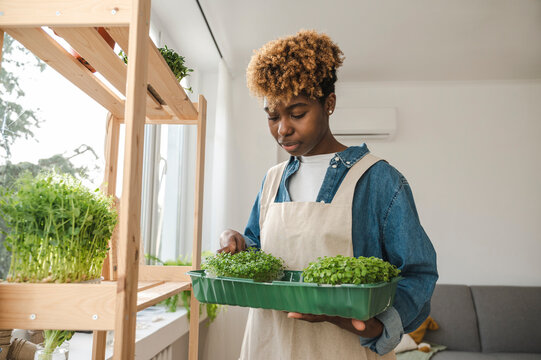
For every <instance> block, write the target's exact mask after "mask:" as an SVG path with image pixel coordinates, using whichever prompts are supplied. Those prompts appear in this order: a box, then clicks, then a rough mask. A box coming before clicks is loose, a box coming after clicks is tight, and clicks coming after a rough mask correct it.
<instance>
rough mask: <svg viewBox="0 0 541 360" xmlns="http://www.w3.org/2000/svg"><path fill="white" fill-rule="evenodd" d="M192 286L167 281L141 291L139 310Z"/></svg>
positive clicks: (138, 296) (186, 283)
mask: <svg viewBox="0 0 541 360" xmlns="http://www.w3.org/2000/svg"><path fill="white" fill-rule="evenodd" d="M190 288H191V284H190V283H189V282H166V283H163V284H160V285H158V286H154V287H151V288H149V289H146V290H143V291H140V292H139V293H138V294H137V311H141V310H143V309H146V308H147V307H149V306H152V305H156V304H157V303H159V302H160V301H163V300H165V299H167V298H169V297H171V296H173V295H175V294H178V293H180V292H181V291H184V290H190ZM196 313H197V315H198V317H199V309H197V311H196ZM192 314H193V313H192ZM130 359H131V358H130Z"/></svg>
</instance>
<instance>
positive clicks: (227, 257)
mask: <svg viewBox="0 0 541 360" xmlns="http://www.w3.org/2000/svg"><path fill="white" fill-rule="evenodd" d="M201 268H202V269H205V270H206V271H207V272H208V273H209V274H211V275H212V276H229V277H237V278H245V279H253V280H254V281H259V282H269V281H273V280H278V279H280V278H282V277H283V270H284V261H283V260H282V259H280V258H276V257H274V256H272V255H271V254H267V253H265V252H263V251H257V250H255V249H254V248H250V249H248V250H246V251H241V252H239V253H236V254H233V255H231V254H230V253H220V254H215V255H213V256H209V257H207V258H206V259H205V261H204V263H203V264H202V265H201Z"/></svg>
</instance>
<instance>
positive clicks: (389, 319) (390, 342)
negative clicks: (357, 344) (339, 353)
mask: <svg viewBox="0 0 541 360" xmlns="http://www.w3.org/2000/svg"><path fill="white" fill-rule="evenodd" d="M375 317H376V319H378V320H379V321H381V323H382V324H383V332H382V334H381V335H380V336H378V337H374V338H364V337H362V336H360V337H359V338H360V341H361V345H362V346H364V347H367V348H369V349H370V350H372V351H373V352H375V353H377V354H379V355H384V354H387V353H389V352H391V351H393V349H394V348H395V347H396V346H397V345H398V343H399V342H400V339H402V335H404V330H403V328H402V320H400V315H399V314H398V311H396V309H395V308H394V307H392V306H391V307H390V308H389V309H387V310H385V311H384V312H382V313H381V314H378V315H376V316H375Z"/></svg>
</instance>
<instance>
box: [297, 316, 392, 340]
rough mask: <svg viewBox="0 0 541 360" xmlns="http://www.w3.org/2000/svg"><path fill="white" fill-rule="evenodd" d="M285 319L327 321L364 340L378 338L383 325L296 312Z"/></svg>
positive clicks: (372, 320) (371, 320)
mask: <svg viewBox="0 0 541 360" xmlns="http://www.w3.org/2000/svg"><path fill="white" fill-rule="evenodd" d="M287 317H288V318H291V319H299V320H304V321H309V322H322V321H328V322H330V323H332V324H334V325H336V326H339V327H341V328H342V329H345V330H347V331H349V332H352V333H354V334H355V335H359V336H362V337H364V338H373V337H378V336H380V335H381V333H382V332H383V324H382V323H381V321H379V320H378V319H376V318H370V319H368V320H365V321H361V320H357V319H347V318H343V317H340V316H328V315H312V314H301V313H297V312H290V313H288V314H287Z"/></svg>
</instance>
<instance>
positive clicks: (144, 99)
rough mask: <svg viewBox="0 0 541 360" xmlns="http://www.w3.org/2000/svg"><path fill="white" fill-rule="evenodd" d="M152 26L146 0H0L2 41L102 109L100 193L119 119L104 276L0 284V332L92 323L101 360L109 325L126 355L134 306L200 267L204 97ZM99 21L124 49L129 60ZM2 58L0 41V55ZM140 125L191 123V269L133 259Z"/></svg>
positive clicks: (185, 281)
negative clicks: (113, 220) (116, 214)
mask: <svg viewBox="0 0 541 360" xmlns="http://www.w3.org/2000/svg"><path fill="white" fill-rule="evenodd" d="M149 23H150V0H92V1H88V0H54V1H43V0H0V39H2V40H3V33H4V32H7V33H8V34H9V35H10V36H12V37H13V38H15V39H16V40H17V41H19V42H20V43H21V44H23V45H24V46H25V47H26V48H27V49H28V50H30V51H32V52H33V53H34V54H35V55H36V56H38V57H39V58H41V59H42V60H43V61H45V62H46V63H47V64H48V65H49V66H51V67H52V68H54V69H55V70H56V71H58V72H59V73H60V74H62V75H63V76H64V77H66V78H67V79H68V80H70V81H71V82H72V83H73V84H75V85H76V86H77V87H79V88H80V89H81V90H82V91H84V92H85V93H86V94H87V95H88V96H90V97H91V98H92V99H94V100H95V101H97V102H98V103H99V104H101V105H102V106H103V107H105V108H106V109H107V110H108V111H109V116H108V119H107V140H106V154H105V156H106V170H105V176H104V184H105V186H104V189H103V191H104V192H106V193H107V194H110V195H114V194H115V190H116V174H117V166H118V165H117V164H118V155H119V135H120V124H121V123H124V124H125V148H124V169H123V184H122V189H123V190H122V196H121V200H120V218H119V225H118V227H117V229H116V230H115V233H114V234H113V236H112V239H111V246H110V247H111V250H110V252H109V255H108V257H107V259H106V261H105V264H104V270H103V275H104V278H105V281H102V283H101V284H26V283H6V282H3V283H0V308H1V309H10V311H1V312H0V329H10V328H19V329H66V330H82V329H86V330H94V343H93V359H104V357H105V335H106V330H115V345H114V358H115V359H118V360H120V359H122V360H124V359H133V358H134V356H135V354H134V351H135V321H136V313H137V311H140V310H142V309H144V308H146V307H148V306H151V305H154V304H156V303H158V302H160V301H162V300H164V299H166V298H167V297H170V296H172V295H174V294H177V293H179V292H181V291H183V290H189V289H191V281H190V278H189V276H187V275H186V271H189V270H192V269H199V267H200V262H201V226H202V205H203V175H204V174H203V171H204V157H205V126H206V100H205V98H204V97H203V96H202V95H200V96H199V99H198V102H197V103H192V102H191V101H190V100H189V98H188V96H187V95H186V93H185V92H184V89H183V88H182V87H181V86H180V85H179V83H178V82H177V81H176V79H175V77H174V75H173V73H172V72H171V70H170V69H169V67H168V66H167V63H166V62H165V60H164V59H163V57H162V56H161V54H160V53H159V51H158V49H157V48H156V46H155V45H154V44H153V42H152V41H151V40H150V38H149V36H148V33H149ZM44 26H47V27H49V28H51V29H52V30H54V32H55V33H56V34H58V36H60V37H62V38H63V39H64V40H66V41H67V42H68V43H69V44H70V46H71V47H72V48H73V49H75V50H76V51H77V52H78V53H79V54H80V55H81V56H82V57H83V58H84V59H85V60H86V61H88V63H90V64H91V65H92V67H94V68H95V69H96V71H97V72H99V73H100V74H101V75H102V76H103V77H105V78H106V79H107V81H108V82H109V83H110V84H111V85H112V86H114V87H115V88H116V89H117V90H118V92H120V93H121V94H122V95H123V97H125V100H124V99H123V97H120V96H118V95H117V94H116V93H115V92H114V91H112V90H111V89H110V88H109V87H108V86H107V85H106V84H104V83H103V82H102V81H100V79H99V78H98V77H97V76H96V75H95V74H94V73H92V72H91V71H89V70H88V69H87V68H86V67H85V66H84V65H83V64H82V63H81V62H79V61H78V60H77V59H75V58H74V57H73V56H72V55H71V54H70V53H69V52H68V51H67V50H66V49H64V47H62V46H61V45H60V44H59V43H58V42H57V41H56V40H55V39H54V38H53V37H52V36H50V35H49V34H48V33H47V32H46V31H45V30H44V28H43V27H44ZM98 27H102V28H104V29H105V30H106V31H107V33H108V34H109V35H110V36H111V37H112V38H113V39H114V41H115V42H116V43H117V44H118V45H119V46H120V48H122V49H123V50H124V52H125V53H127V54H128V56H129V63H128V65H127V66H126V65H125V64H124V62H123V61H122V60H121V59H120V58H119V57H118V55H117V54H115V52H114V51H113V49H112V48H111V46H110V45H109V44H108V43H107V41H106V40H105V39H104V37H103V36H102V35H101V34H100V33H99V32H98ZM0 43H1V42H0ZM0 45H1V44H0ZM1 55H2V54H1V46H0V61H1V58H2V57H1ZM147 79H148V81H147ZM147 84H148V85H150V86H147ZM149 89H150V90H152V91H149ZM64 100H65V101H66V100H67V101H69V99H64ZM74 121H76V120H74ZM145 123H147V124H183V125H194V126H197V155H196V156H197V160H196V182H195V183H196V185H195V194H196V196H195V210H194V211H195V216H194V218H195V221H194V239H193V252H192V260H193V265H192V266H168V267H163V266H146V265H140V257H141V256H142V255H141V252H140V249H139V247H140V213H141V183H142V180H141V176H142V168H143V166H142V159H143V139H144V124H145ZM198 307H199V303H198V302H197V300H196V299H195V298H194V297H193V293H192V298H191V319H190V349H189V358H190V359H192V360H194V359H197V358H198V354H197V350H198V333H199V309H198Z"/></svg>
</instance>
